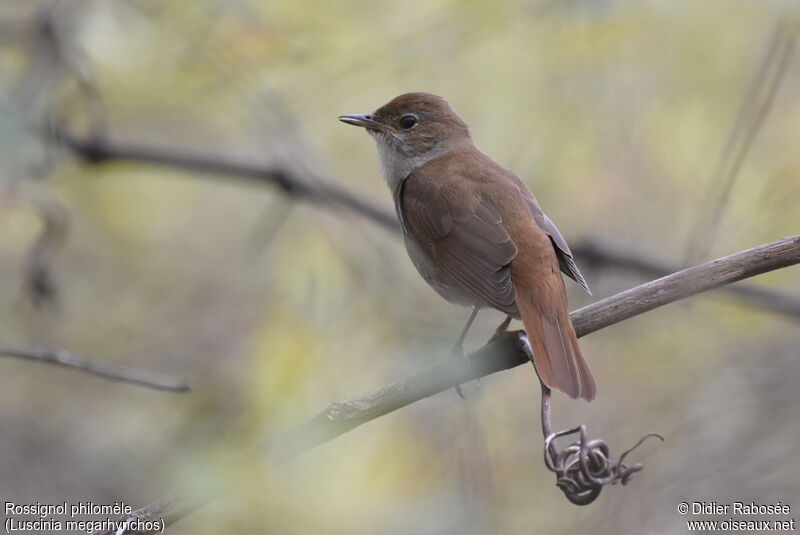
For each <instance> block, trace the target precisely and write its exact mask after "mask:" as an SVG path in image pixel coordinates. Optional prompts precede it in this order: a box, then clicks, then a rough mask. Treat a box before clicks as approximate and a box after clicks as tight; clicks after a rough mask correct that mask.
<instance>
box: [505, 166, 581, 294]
mask: <svg viewBox="0 0 800 535" xmlns="http://www.w3.org/2000/svg"><path fill="white" fill-rule="evenodd" d="M512 180H513V181H514V183H515V184H516V186H517V189H518V190H519V192H520V194H521V195H522V196H523V197H524V198H525V202H526V203H527V204H528V208H529V209H530V211H531V213H532V214H533V219H534V220H536V224H537V225H539V228H540V229H542V230H543V231H544V232H545V234H547V235H548V236H550V241H551V242H553V249H555V251H556V257H558V266H559V268H561V271H562V272H564V274H565V275H566V276H567V277H569V278H571V279H572V280H574V281H575V282H577V283H578V284H579V285H580V286H581V288H583V289H584V290H586V293H588V294H589V295H592V291H591V290H590V289H589V284H587V282H586V279H584V278H583V275H581V272H580V270H579V269H578V265H577V264H575V259H574V258H573V257H572V251H570V250H569V245H567V240H565V239H564V236H562V235H561V233H560V232H559V231H558V227H556V224H555V223H553V221H552V220H551V219H550V218H549V217H547V216H546V215H545V213H544V212H543V211H542V209H541V208H540V207H539V203H538V202H536V198H535V197H534V196H533V194H532V193H531V190H529V189H528V186H526V185H525V183H524V182H522V180H521V179H520V178H519V177H517V176H516V175H512Z"/></svg>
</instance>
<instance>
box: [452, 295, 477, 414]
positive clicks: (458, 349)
mask: <svg viewBox="0 0 800 535" xmlns="http://www.w3.org/2000/svg"><path fill="white" fill-rule="evenodd" d="M480 308H481V307H480V306H475V307H474V308H473V309H472V314H470V315H469V319H468V320H467V324H466V325H464V328H463V329H462V330H461V334H460V335H459V337H458V340H456V343H455V345H454V346H453V350H452V351H451V352H450V355H451V356H452V357H461V358H467V354H466V352H465V351H464V339H465V338H466V337H467V333H468V332H469V328H470V327H472V322H473V321H475V316H477V315H478V310H479V309H480ZM456 393H457V394H458V395H459V397H460V398H461V399H467V398H465V397H464V393H463V392H462V391H461V385H458V386H456Z"/></svg>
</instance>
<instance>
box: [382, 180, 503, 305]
mask: <svg viewBox="0 0 800 535" xmlns="http://www.w3.org/2000/svg"><path fill="white" fill-rule="evenodd" d="M442 186H443V185H442V182H441V181H437V180H431V179H430V177H425V176H423V175H421V174H418V173H416V172H415V173H412V174H411V175H410V176H409V177H408V178H407V179H406V180H405V181H404V182H403V184H402V185H401V189H400V191H398V195H397V197H398V198H397V208H398V212H399V213H400V217H401V221H402V224H403V225H404V227H405V228H406V231H408V232H410V233H411V234H412V235H413V236H414V238H416V240H417V241H418V242H419V243H420V245H421V246H422V248H423V249H424V250H425V251H426V253H427V254H429V255H430V256H431V258H432V259H433V260H434V262H435V264H436V265H437V266H438V267H439V268H440V269H441V270H442V271H443V272H445V273H446V274H447V275H448V276H449V277H450V278H452V279H453V280H454V281H456V282H457V283H458V284H459V285H460V286H461V289H462V290H463V291H465V292H466V293H468V294H469V295H471V296H472V297H474V298H475V301H476V304H480V305H488V306H492V307H494V308H497V309H499V310H502V311H504V312H509V313H512V314H513V315H516V305H515V298H516V294H515V291H514V286H513V284H512V282H511V272H510V270H509V264H510V262H511V260H513V259H514V257H515V256H516V255H517V246H516V245H514V242H513V241H512V240H511V237H510V236H509V235H508V232H507V231H506V229H505V228H503V225H502V222H503V220H502V218H501V217H500V213H499V212H498V211H497V209H496V208H495V207H494V206H493V205H492V204H491V203H490V202H489V201H488V200H487V199H486V198H484V197H482V196H481V195H480V194H479V193H478V192H477V191H473V190H471V189H468V188H457V189H456V188H453V189H450V188H447V187H442Z"/></svg>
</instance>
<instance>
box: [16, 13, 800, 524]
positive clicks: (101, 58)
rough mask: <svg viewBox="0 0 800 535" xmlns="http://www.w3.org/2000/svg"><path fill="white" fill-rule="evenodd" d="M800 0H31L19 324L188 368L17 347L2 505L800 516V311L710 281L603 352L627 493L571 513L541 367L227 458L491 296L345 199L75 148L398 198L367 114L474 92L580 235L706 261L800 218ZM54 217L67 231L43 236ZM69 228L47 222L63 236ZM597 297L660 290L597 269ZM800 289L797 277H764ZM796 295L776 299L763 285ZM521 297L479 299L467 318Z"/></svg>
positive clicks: (413, 362)
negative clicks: (212, 163) (631, 462)
mask: <svg viewBox="0 0 800 535" xmlns="http://www.w3.org/2000/svg"><path fill="white" fill-rule="evenodd" d="M798 17H800V13H799V12H798V6H797V4H795V3H794V2H780V1H762V2H752V1H745V0H724V1H723V0H707V1H704V2H697V1H693V0H670V1H668V0H651V1H626V0H594V1H589V0H560V1H559V0H538V1H533V0H520V1H502V2H498V1H488V0H487V1H478V0H475V1H468V2H459V1H455V0H435V1H430V0H425V1H422V0H411V1H406V2H374V1H367V0H344V1H339V2H312V1H294V2H277V1H275V2H270V1H256V0H237V1H220V0H170V1H168V2H164V1H163V0H128V1H123V0H120V1H116V2H106V1H102V0H95V1H67V0H64V1H60V2H41V1H33V0H4V1H3V2H2V4H0V113H1V114H2V115H1V117H2V118H1V119H0V158H2V165H0V229H2V230H0V344H2V345H5V346H18V347H44V348H65V349H68V350H70V351H73V352H76V353H79V354H82V355H86V356H90V357H92V358H95V359H97V360H99V361H103V362H108V363H114V364H118V365H125V366H130V367H134V368H137V369H142V370H148V371H151V372H158V373H164V374H170V375H174V376H178V377H182V378H185V379H186V380H187V381H188V382H189V383H190V384H191V386H192V390H191V392H188V393H183V394H175V393H164V392H154V391H151V390H146V389H142V388H137V387H135V386H130V385H124V384H119V383H112V382H107V381H104V380H101V379H98V378H94V377H90V376H87V375H84V374H81V373H77V372H73V371H69V370H64V369H57V368H53V367H47V366H43V365H40V364H36V363H30V362H21V361H18V360H10V359H5V358H3V357H0V429H1V430H2V431H1V432H0V497H2V499H3V501H15V502H17V503H35V502H36V501H39V502H42V503H60V502H63V501H65V500H66V501H69V502H76V501H78V500H92V501H94V502H95V503H108V502H113V501H115V500H116V501H124V502H125V503H128V504H130V505H132V506H133V507H134V508H136V507H140V506H143V505H146V504H148V503H150V502H152V501H154V500H156V499H157V498H159V497H160V496H161V495H162V494H163V493H164V492H165V491H167V490H169V489H170V488H172V487H173V486H175V485H190V486H199V487H201V488H222V489H223V494H224V497H223V498H221V499H219V500H217V501H216V502H214V503H213V504H212V505H210V506H208V507H206V508H204V509H202V510H201V511H199V512H197V513H195V514H192V515H191V516H189V517H188V518H186V519H184V520H182V521H181V522H179V523H177V524H176V525H174V526H172V527H170V528H168V532H170V533H175V534H184V533H185V534H188V533H192V534H204V533H209V534H211V533H220V532H222V533H226V532H234V531H235V532H248V533H281V534H290V533H296V534H304V533H348V534H351V533H364V534H367V533H369V534H375V533H380V534H400V533H419V534H443V533H459V534H463V535H468V534H473V533H474V534H483V533H508V534H528V533H540V532H550V533H685V532H686V527H685V523H684V521H685V520H686V519H687V517H683V516H681V515H679V514H678V513H677V505H678V504H679V503H680V502H682V501H690V502H691V501H695V500H715V501H718V502H720V503H730V501H732V500H739V501H746V502H749V501H755V502H756V503H773V502H775V501H778V500H780V501H782V502H783V503H788V504H790V505H791V506H792V507H793V516H797V512H798V511H800V462H798V458H800V456H799V455H798V454H800V446H798V441H800V427H799V426H798V425H797V407H798V404H799V403H800V390H798V388H797V386H796V384H795V383H796V382H797V381H798V380H800V360H799V358H800V328H799V327H798V324H799V321H800V319H799V318H798V316H797V315H796V314H794V315H793V314H790V313H786V312H784V313H776V312H775V311H773V310H769V307H767V308H765V307H764V306H756V305H754V304H753V303H750V302H747V301H742V300H737V299H732V298H730V297H726V295H725V294H724V293H720V292H716V293H707V294H703V295H702V296H698V297H696V298H693V299H691V300H689V301H684V302H680V303H676V304H673V305H670V306H668V307H666V308H663V309H658V310H655V311H652V312H650V313H648V314H645V315H643V316H640V317H636V318H634V319H631V320H629V321H626V322H624V323H622V324H619V325H616V326H613V327H610V328H607V329H604V330H602V331H600V332H597V333H595V334H593V335H591V336H589V337H587V338H585V339H584V340H583V341H582V346H583V348H584V352H585V354H586V355H587V356H588V358H589V360H590V362H591V364H592V367H593V369H594V371H595V374H596V376H597V380H598V383H599V396H598V399H597V401H596V402H595V403H592V404H591V405H588V404H585V403H582V402H572V401H569V400H568V399H566V398H565V397H564V396H561V395H557V397H556V398H555V415H554V417H555V425H556V427H559V428H563V427H569V426H573V425H576V424H578V423H586V424H587V425H588V428H589V431H590V434H591V435H592V436H595V437H597V436H599V437H602V438H604V439H606V440H607V441H608V442H609V443H610V445H611V448H612V450H613V451H615V452H616V453H619V452H621V451H623V450H624V449H626V448H627V447H628V446H629V445H631V444H632V443H633V442H635V441H636V440H637V439H638V438H639V436H641V435H642V434H643V433H645V432H648V431H658V432H660V433H661V434H663V435H664V436H665V438H666V442H664V443H663V444H657V443H655V442H653V443H648V444H647V445H645V446H643V447H642V448H641V449H640V450H638V451H637V452H636V453H635V454H634V455H633V457H634V458H635V460H641V461H643V462H644V464H645V469H644V471H643V472H642V473H641V474H638V475H637V476H636V477H635V478H634V480H633V481H632V483H631V484H630V485H629V486H626V487H622V486H616V487H612V488H609V489H606V490H605V491H604V492H603V494H602V495H601V496H600V498H599V499H598V500H597V502H595V503H594V504H593V505H591V506H588V507H584V508H578V507H575V506H573V505H571V504H569V503H568V502H567V501H566V500H565V499H564V497H563V495H562V494H561V492H560V491H559V490H558V489H557V488H555V486H554V484H553V483H554V481H553V477H552V475H551V474H550V473H549V472H547V471H546V469H545V467H544V465H543V463H542V439H541V435H540V428H539V419H538V418H539V416H538V396H539V394H538V383H537V381H536V378H535V376H534V373H533V370H532V369H530V368H529V367H521V368H516V369H514V370H512V371H506V372H503V373H500V374H496V375H494V376H492V377H487V378H485V379H484V380H482V381H481V383H480V385H479V386H477V385H475V384H474V383H473V384H468V385H465V393H466V396H467V400H466V401H461V400H460V399H459V398H458V397H457V396H456V394H455V393H454V392H452V391H449V392H444V393H441V394H439V395H436V396H434V397H432V398H430V399H427V400H423V401H421V402H419V403H416V404H414V405H412V406H410V407H407V408H405V409H403V410H401V411H399V412H396V413H394V414H391V415H388V416H386V417H383V418H380V419H378V420H377V421H374V422H371V423H369V424H367V425H365V426H363V427H361V428H358V429H357V430H355V431H354V432H351V433H349V434H347V435H345V436H343V437H341V438H338V439H336V440H335V441H333V442H331V443H329V444H327V445H324V446H322V447H320V448H317V449H315V450H313V451H311V452H308V453H306V454H304V455H302V456H301V457H299V458H297V459H295V460H294V461H292V462H290V463H286V464H283V465H281V466H279V467H278V466H273V465H271V464H270V463H268V462H266V461H264V460H263V459H254V460H252V461H250V462H248V464H247V466H246V467H245V468H239V469H230V468H229V467H228V465H227V464H226V462H227V461H229V460H231V459H235V458H237V457H238V456H239V455H241V454H242V453H243V452H245V451H247V450H249V449H250V448H252V447H253V446H255V445H256V444H259V443H262V442H264V441H266V440H268V439H269V438H270V437H275V436H280V434H281V433H283V432H285V431H286V430H287V429H291V428H292V427H293V426H294V425H297V424H298V423H300V422H302V421H304V420H305V419H307V418H309V417H311V416H312V415H313V414H315V413H317V412H318V411H320V410H322V409H323V408H325V407H326V406H327V405H328V404H329V403H331V402H332V401H336V400H341V399H346V398H350V397H354V396H357V395H360V394H362V393H365V392H367V391H369V390H371V389H373V388H376V387H378V386H380V385H382V384H385V383H388V382H390V381H393V380H396V379H398V378H402V377H404V376H407V375H410V374H412V373H414V372H416V371H418V370H420V369H423V368H424V367H426V366H428V365H430V364H431V363H434V362H438V361H441V360H442V359H446V358H448V353H449V348H450V346H451V344H452V342H453V340H454V339H455V337H456V336H457V334H458V332H459V330H460V328H461V326H462V324H463V322H464V321H465V319H466V317H467V315H468V313H467V311H466V310H463V309H459V308H456V307H454V306H451V305H449V304H447V303H445V302H443V301H442V300H441V299H440V298H439V297H438V296H437V295H436V294H435V293H434V292H432V291H431V290H430V289H429V288H428V287H427V286H426V285H425V284H424V282H423V281H422V280H421V279H420V278H419V277H418V275H417V274H416V272H415V271H414V269H413V267H412V265H411V263H410V261H409V260H408V259H407V257H406V254H405V251H404V249H403V246H402V244H401V242H400V240H399V239H397V236H396V235H395V234H394V233H392V232H390V231H387V230H386V229H384V228H381V227H380V226H378V225H375V224H374V222H371V221H369V220H368V219H365V218H364V217H362V216H360V215H358V214H354V213H352V212H349V211H347V210H345V209H341V208H339V209H331V208H329V207H326V206H321V205H315V204H309V203H306V202H303V201H296V200H293V199H292V198H291V197H290V196H287V195H285V194H284V193H282V192H281V191H279V190H278V189H276V188H274V187H270V186H268V185H264V184H259V183H255V182H247V181H241V180H239V179H237V178H234V177H230V176H224V175H220V174H213V173H211V174H209V173H200V172H198V171H186V170H179V169H175V168H171V167H168V166H163V165H151V164H142V163H136V162H127V161H113V160H112V161H108V162H104V163H100V164H97V165H92V164H91V162H85V161H83V160H81V159H79V158H76V156H75V154H74V152H73V151H71V150H70V149H69V148H68V147H65V146H64V144H63V143H60V142H59V141H58V139H54V138H53V136H52V135H51V134H52V132H53V131H55V130H56V129H58V128H61V129H66V130H69V131H70V132H73V133H75V134H76V135H80V136H96V137H97V138H100V139H105V138H104V137H103V136H110V139H112V140H117V141H119V142H121V143H122V142H125V143H132V144H135V145H143V146H146V147H155V148H157V149H159V150H164V151H167V152H174V151H177V152H185V151H190V152H192V153H197V154H202V155H205V156H208V157H212V158H213V157H219V158H224V159H228V160H235V161H242V162H248V163H250V164H253V165H260V166H264V167H268V168H280V169H284V170H287V172H289V173H291V174H292V175H293V176H296V177H298V178H299V179H301V180H304V181H307V183H309V184H312V185H313V184H319V183H321V182H335V183H337V184H339V185H341V186H343V187H346V188H348V189H350V190H353V191H356V192H358V193H359V194H360V195H362V196H363V197H365V198H366V199H369V200H370V201H371V202H373V203H375V204H376V205H378V206H382V207H385V208H386V209H387V210H391V200H390V196H389V192H388V191H387V189H386V186H385V185H384V184H383V182H382V180H381V178H380V176H379V169H378V164H377V156H376V154H375V148H374V144H373V142H372V141H371V140H370V139H369V138H368V136H366V135H365V134H364V133H363V132H361V131H359V130H357V129H355V128H352V127H348V126H346V125H343V124H341V123H339V122H338V121H337V120H336V117H337V116H338V115H340V114H342V113H359V112H363V113H366V112H369V111H372V110H374V109H375V108H377V107H378V106H379V105H381V104H383V103H384V102H386V101H388V100H389V99H390V98H392V97H394V96H396V95H397V94H400V93H403V92H406V91H412V90H424V91H429V92H433V93H437V94H440V95H443V96H445V97H446V98H447V99H448V100H449V101H450V102H451V104H452V105H453V106H454V108H455V109H456V110H457V111H458V112H459V113H460V114H461V115H462V116H463V117H464V119H465V120H466V121H467V122H468V123H469V124H470V125H471V128H472V132H473V136H474V138H475V139H476V142H477V143H478V145H479V146H480V147H481V148H482V150H484V151H485V152H486V153H488V154H489V155H491V156H492V157H494V158H495V159H497V160H498V161H500V162H502V163H504V164H506V165H507V166H509V167H511V168H512V169H514V170H515V171H517V172H518V174H520V175H521V176H522V177H523V178H524V180H526V181H527V183H528V184H529V185H530V186H531V188H532V190H533V191H534V193H535V194H536V195H537V197H538V198H539V201H540V203H541V204H542V206H543V207H544V209H545V211H546V212H547V213H548V214H549V215H550V217H551V218H552V219H553V220H554V221H556V222H557V224H558V225H559V227H560V229H561V231H562V233H563V234H564V235H565V236H566V237H567V239H568V240H570V241H571V242H572V243H576V244H586V243H590V244H598V245H603V246H606V247H610V248H612V249H613V250H615V251H619V252H620V253H621V254H622V255H623V256H625V257H626V258H629V259H635V258H644V259H647V260H649V261H652V262H655V263H659V264H661V265H663V266H666V268H667V269H672V268H677V267H680V266H683V265H688V264H691V263H697V262H700V261H705V260H709V259H712V258H715V257H718V256H722V255H724V254H729V253H732V252H736V251H738V250H741V249H745V248H748V247H751V246H754V245H757V244H759V243H763V242H767V241H771V240H774V239H777V238H779V237H782V236H786V235H790V234H796V233H798V231H799V230H800V209H799V208H798V207H799V206H800V151H798V139H800V99H798V98H797V95H798V94H800V92H799V90H800V57H798V54H797V53H796V51H795V50H793V48H794V39H795V36H796V34H797V28H798ZM45 223H47V224H45ZM44 227H47V228H49V229H50V230H49V233H47V234H46V237H45V238H44V239H43V238H42V237H41V232H42V229H43V228H44ZM579 264H580V265H581V266H582V268H583V271H584V274H585V275H586V278H587V279H588V281H589V283H590V285H591V286H592V287H593V290H594V297H589V296H586V295H582V294H581V292H580V291H579V290H580V289H579V288H578V287H577V285H575V284H572V283H571V282H570V283H568V284H567V287H568V291H569V294H570V303H571V306H572V307H573V308H577V307H579V306H581V305H585V304H587V303H590V302H592V301H594V300H596V299H600V298H603V297H606V296H609V295H612V294H614V293H616V292H618V291H621V290H624V289H627V288H629V287H632V286H634V285H636V284H638V283H640V282H643V281H645V280H647V279H648V278H650V277H648V276H646V275H645V274H643V273H640V272H637V271H636V270H635V269H630V268H626V267H625V266H624V265H623V266H614V265H608V264H605V263H604V262H602V261H594V262H586V261H584V262H581V259H580V258H579ZM748 284H751V285H758V286H759V287H761V288H768V289H772V290H774V291H776V292H779V293H780V294H781V295H782V296H784V297H785V298H786V299H789V300H790V301H791V300H792V299H794V300H795V302H797V300H800V292H798V284H800V269H798V268H796V267H795V268H789V269H784V270H781V271H778V272H775V273H772V274H769V275H765V276H761V277H759V278H757V279H753V280H750V281H748ZM767 304H768V305H769V303H767ZM501 320H502V316H501V315H500V314H499V313H494V312H483V313H481V314H480V315H479V317H478V323H477V324H476V327H475V328H474V329H473V331H472V333H471V335H470V337H469V338H468V340H467V347H468V348H474V347H478V346H480V345H482V344H483V343H484V342H485V340H486V339H487V338H488V337H489V336H490V334H491V332H492V330H493V329H494V327H495V326H496V325H497V324H498V323H499V322H500V321H501Z"/></svg>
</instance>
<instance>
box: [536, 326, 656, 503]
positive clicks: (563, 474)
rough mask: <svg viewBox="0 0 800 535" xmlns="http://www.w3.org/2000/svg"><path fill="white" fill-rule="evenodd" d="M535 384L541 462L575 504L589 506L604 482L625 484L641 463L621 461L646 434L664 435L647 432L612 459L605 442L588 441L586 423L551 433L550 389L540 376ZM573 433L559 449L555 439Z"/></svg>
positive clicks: (646, 436)
mask: <svg viewBox="0 0 800 535" xmlns="http://www.w3.org/2000/svg"><path fill="white" fill-rule="evenodd" d="M521 339H522V342H523V347H524V349H526V350H527V352H528V355H529V356H530V354H531V352H530V344H529V343H528V341H527V338H525V337H524V335H523V336H521ZM531 362H533V359H531ZM537 373H538V372H537ZM539 383H540V384H541V387H542V434H543V436H544V464H545V466H547V469H548V470H550V471H551V472H553V473H554V474H555V475H556V486H557V487H558V488H560V489H561V490H562V491H563V492H564V495H565V496H566V497H567V499H568V500H569V501H570V502H572V503H574V504H575V505H589V504H590V503H592V502H593V501H595V500H596V499H597V497H598V496H600V491H601V490H603V487H604V486H605V485H614V484H616V483H622V484H623V485H626V484H627V483H628V481H630V480H631V477H633V474H635V473H636V472H638V471H639V470H641V469H642V463H636V464H633V465H630V466H628V465H626V464H625V462H624V461H625V457H627V456H628V455H629V454H630V453H631V452H632V451H633V450H635V449H636V448H638V447H639V446H641V445H642V443H643V442H644V441H645V440H647V439H648V438H650V437H656V438H658V439H660V440H661V441H663V440H664V437H662V436H661V435H659V434H657V433H647V434H646V435H645V436H643V437H642V438H640V439H639V442H637V443H636V444H634V445H633V447H631V448H630V449H628V450H626V451H625V452H623V453H622V455H620V457H619V460H617V461H614V460H613V459H612V458H611V453H610V449H609V447H608V444H606V443H605V441H604V440H601V439H595V440H589V439H588V438H587V437H586V426H585V425H583V424H581V425H579V426H578V427H573V428H572V429H566V430H563V431H556V432H553V426H552V416H551V400H550V388H548V387H547V386H546V385H545V384H544V383H542V382H541V378H540V379H539ZM574 434H578V438H579V440H578V441H577V442H573V443H571V444H570V445H569V446H567V447H566V448H564V449H563V450H561V451H559V449H558V446H557V444H556V440H557V439H559V438H562V437H566V436H569V435H574Z"/></svg>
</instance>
